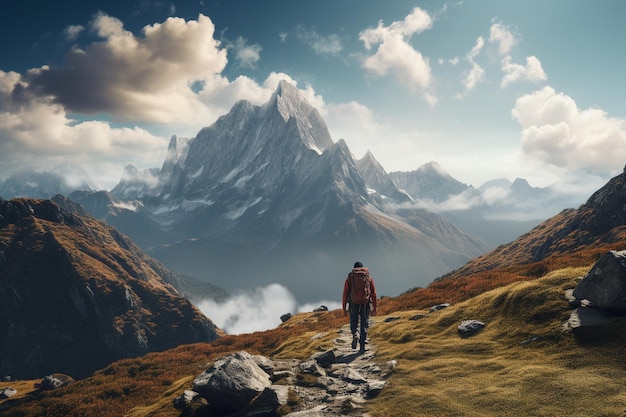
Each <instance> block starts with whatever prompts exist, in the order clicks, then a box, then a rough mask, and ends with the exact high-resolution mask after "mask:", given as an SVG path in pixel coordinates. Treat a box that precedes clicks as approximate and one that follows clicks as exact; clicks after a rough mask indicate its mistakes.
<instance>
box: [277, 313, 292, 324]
mask: <svg viewBox="0 0 626 417" xmlns="http://www.w3.org/2000/svg"><path fill="white" fill-rule="evenodd" d="M292 317H293V315H292V314H291V313H285V314H283V315H282V316H280V321H282V322H283V323H284V322H286V321H287V320H289V319H290V318H292Z"/></svg>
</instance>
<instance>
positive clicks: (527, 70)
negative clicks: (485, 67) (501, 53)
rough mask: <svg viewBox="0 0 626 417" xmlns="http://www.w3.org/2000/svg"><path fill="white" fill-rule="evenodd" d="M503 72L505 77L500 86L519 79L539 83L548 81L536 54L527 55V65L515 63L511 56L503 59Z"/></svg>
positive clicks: (503, 86)
mask: <svg viewBox="0 0 626 417" xmlns="http://www.w3.org/2000/svg"><path fill="white" fill-rule="evenodd" d="M502 72H504V77H503V78H502V82H501V83H500V87H502V88H505V87H506V86H508V85H509V84H511V83H513V82H517V81H530V82H534V83H539V82H542V81H547V79H548V76H547V75H546V73H545V72H544V71H543V67H542V66H541V61H539V59H537V57H535V56H529V57H526V65H525V66H524V65H520V64H515V63H513V62H512V58H511V57H510V56H506V57H504V58H503V59H502Z"/></svg>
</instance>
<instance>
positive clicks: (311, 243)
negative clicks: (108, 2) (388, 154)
mask: <svg viewBox="0 0 626 417" xmlns="http://www.w3.org/2000/svg"><path fill="white" fill-rule="evenodd" d="M185 145H186V146H187V149H182V148H181V147H184V146H185ZM372 160H373V159H372ZM373 161H375V160H373ZM118 191H119V192H122V191H123V189H122V188H120V189H118ZM147 194H148V195H146V196H144V197H141V196H140V195H137V196H136V197H137V198H138V199H139V200H141V205H138V206H137V209H136V213H139V214H141V215H142V216H144V215H145V216H149V217H150V218H151V219H152V220H153V221H155V222H156V223H158V224H160V225H161V226H162V229H163V230H165V231H166V232H167V233H169V234H172V235H175V236H177V237H178V239H179V241H178V242H176V243H172V242H171V241H168V242H161V243H162V244H161V245H155V246H153V247H151V248H150V249H149V253H151V254H153V255H154V256H155V257H157V258H159V259H161V260H162V261H163V262H164V263H165V264H166V265H168V266H170V267H171V268H172V269H173V270H177V271H180V272H183V273H186V274H189V275H194V276H201V277H203V278H205V277H206V278H207V279H208V280H211V281H213V282H215V283H217V284H219V285H222V283H223V282H224V281H225V282H226V283H227V284H228V285H230V286H233V285H239V286H241V287H244V286H245V287H249V286H250V285H255V284H258V285H265V284H268V283H271V282H279V283H283V284H285V285H287V287H289V288H290V289H292V288H293V291H294V292H296V293H297V294H298V296H305V297H315V296H316V297H331V296H333V297H334V296H335V292H336V291H337V290H336V288H335V286H336V280H337V275H338V274H341V275H343V273H344V272H345V270H346V268H349V267H350V265H351V264H352V263H353V262H354V261H355V260H356V259H362V260H364V261H365V262H367V263H368V264H369V265H370V266H371V267H373V270H375V269H376V267H378V269H379V270H381V271H385V272H386V273H388V274H389V275H390V277H389V281H388V282H389V285H388V286H387V291H388V292H389V293H395V292H398V291H401V290H402V289H403V288H405V287H406V285H409V284H408V283H407V281H413V280H415V279H417V280H418V281H420V282H422V283H424V284H425V283H427V282H428V281H429V280H430V279H432V278H434V277H435V276H437V275H439V274H440V273H442V272H443V271H446V270H449V268H451V267H452V266H453V265H456V266H458V265H459V264H462V263H463V262H465V261H466V260H467V259H469V258H471V257H472V256H475V255H477V254H479V253H482V252H483V251H484V250H485V247H484V245H483V244H482V243H481V242H479V241H478V240H476V239H472V238H471V237H470V236H467V235H466V234H464V233H463V232H461V231H460V230H453V229H454V228H453V227H442V228H441V233H443V234H445V235H446V236H445V237H443V236H438V235H437V233H434V228H435V226H433V229H432V230H429V231H428V233H424V232H423V231H421V230H419V229H418V228H415V227H414V226H412V225H411V224H409V223H407V222H406V221H404V219H402V218H401V217H399V216H397V215H395V214H394V213H390V212H387V211H386V209H385V207H384V205H383V204H382V201H381V195H379V194H376V193H370V192H369V191H368V189H367V187H366V183H365V181H364V180H363V177H362V176H361V173H360V172H359V169H358V167H357V162H356V161H355V160H354V158H353V156H352V154H351V152H350V150H349V149H348V147H347V145H346V143H345V141H343V140H338V141H337V142H336V143H334V142H333V141H332V139H331V136H330V133H329V132H328V129H327V128H326V125H325V123H324V121H323V119H322V118H321V116H320V115H319V113H318V111H317V110H316V109H315V108H313V107H312V106H311V105H310V104H309V103H308V102H307V101H306V100H305V99H304V98H303V97H302V95H301V94H300V93H299V91H298V90H297V89H296V88H295V86H293V85H291V84H289V83H287V82H285V81H283V82H281V83H280V84H279V86H278V88H277V90H276V91H275V92H274V94H273V95H272V97H271V98H270V100H269V101H268V102H267V103H265V104H263V105H262V106H255V105H252V104H251V103H249V102H246V101H241V102H238V103H237V104H235V106H233V108H232V109H231V111H230V112H229V113H228V114H226V115H224V116H222V117H220V118H219V119H218V120H217V121H216V122H215V123H214V124H213V125H211V126H209V127H207V128H204V129H202V130H201V131H200V132H199V133H198V134H197V135H196V137H194V138H192V139H190V140H189V141H188V142H186V143H185V144H182V143H181V142H180V141H179V139H178V138H176V137H173V138H172V141H171V144H170V151H169V153H168V157H167V158H166V162H165V163H164V167H163V168H162V169H161V176H160V177H159V181H158V184H157V186H156V187H154V188H153V189H152V190H151V191H149V192H148V193H147ZM124 195H128V194H124ZM395 197H398V198H399V197H401V196H400V195H396V196H395ZM80 201H81V200H79V202H80ZM428 216H430V214H428ZM432 224H433V225H438V223H437V222H434V223H432ZM122 230H124V229H122ZM124 231H125V230H124ZM129 235H131V236H133V234H131V233H129ZM320 260H322V261H321V262H320ZM251 276H252V277H254V279H253V282H251V280H250V277H251ZM320 276H321V277H323V278H321V280H320V278H319V277H320ZM382 286H383V288H384V287H385V285H384V284H383V285H382ZM227 288H228V287H227ZM231 288H232V287H231Z"/></svg>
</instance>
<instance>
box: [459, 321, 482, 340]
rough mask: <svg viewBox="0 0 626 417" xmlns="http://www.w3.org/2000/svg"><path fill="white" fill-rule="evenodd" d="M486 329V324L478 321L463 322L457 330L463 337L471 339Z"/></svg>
mask: <svg viewBox="0 0 626 417" xmlns="http://www.w3.org/2000/svg"><path fill="white" fill-rule="evenodd" d="M484 328H485V323H483V322H482V321H478V320H463V321H462V322H461V324H459V327H458V328H457V329H458V331H459V334H460V335H461V337H469V336H473V335H474V334H476V333H478V332H479V331H481V330H482V329H484Z"/></svg>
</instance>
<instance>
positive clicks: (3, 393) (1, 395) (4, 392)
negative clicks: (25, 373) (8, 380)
mask: <svg viewBox="0 0 626 417" xmlns="http://www.w3.org/2000/svg"><path fill="white" fill-rule="evenodd" d="M15 394H17V390H16V389H15V388H12V387H6V388H2V389H0V400H3V399H5V398H10V397H12V396H14V395H15Z"/></svg>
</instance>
